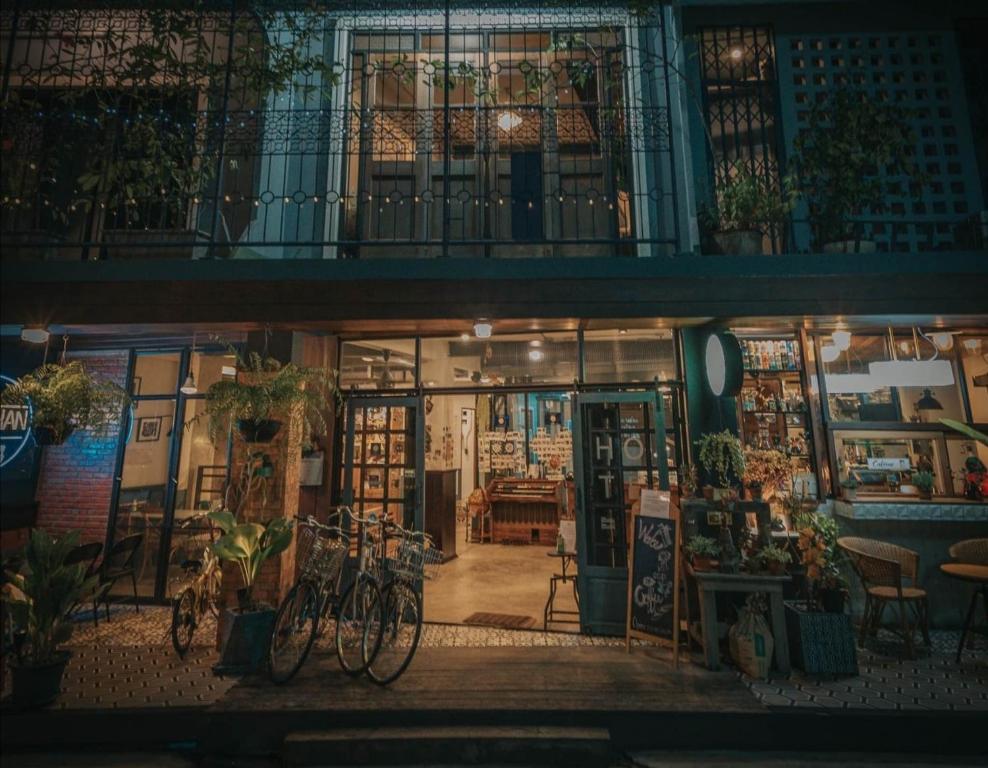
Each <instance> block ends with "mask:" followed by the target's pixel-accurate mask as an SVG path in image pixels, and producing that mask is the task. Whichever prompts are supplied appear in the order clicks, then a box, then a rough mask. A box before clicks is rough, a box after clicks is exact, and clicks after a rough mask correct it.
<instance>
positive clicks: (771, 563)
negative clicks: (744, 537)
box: [754, 543, 792, 576]
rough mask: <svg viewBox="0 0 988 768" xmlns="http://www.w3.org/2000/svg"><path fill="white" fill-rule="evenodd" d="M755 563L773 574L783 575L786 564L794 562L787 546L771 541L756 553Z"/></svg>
mask: <svg viewBox="0 0 988 768" xmlns="http://www.w3.org/2000/svg"><path fill="white" fill-rule="evenodd" d="M754 559H755V563H756V564H757V565H758V566H759V567H760V568H762V569H764V570H766V571H768V572H769V574H770V575H772V576H781V575H783V574H784V573H785V572H786V566H787V565H788V564H789V563H791V562H792V555H791V554H789V550H788V549H786V548H785V547H780V546H778V545H777V544H772V543H769V544H767V545H766V546H764V547H762V548H761V549H760V550H758V552H757V553H755V557H754Z"/></svg>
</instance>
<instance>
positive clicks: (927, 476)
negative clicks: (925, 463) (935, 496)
mask: <svg viewBox="0 0 988 768" xmlns="http://www.w3.org/2000/svg"><path fill="white" fill-rule="evenodd" d="M912 480H913V485H915V486H916V487H917V488H918V489H919V490H920V491H922V492H923V493H932V492H933V488H934V485H935V483H934V480H933V473H932V472H929V471H925V470H924V471H922V472H914V473H913V476H912Z"/></svg>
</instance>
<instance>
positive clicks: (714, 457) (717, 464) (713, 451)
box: [697, 429, 745, 488]
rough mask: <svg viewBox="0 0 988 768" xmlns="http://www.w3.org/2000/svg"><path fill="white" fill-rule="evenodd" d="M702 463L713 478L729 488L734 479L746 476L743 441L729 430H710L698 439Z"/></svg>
mask: <svg viewBox="0 0 988 768" xmlns="http://www.w3.org/2000/svg"><path fill="white" fill-rule="evenodd" d="M697 444H698V445H699V446H700V464H702V465H703V469H704V470H705V472H706V473H707V476H708V478H709V479H711V480H716V481H717V482H718V483H720V487H721V488H729V487H730V486H731V484H732V482H733V481H735V480H739V479H740V478H742V477H744V467H745V464H744V451H743V450H742V448H741V441H740V440H739V439H738V438H737V436H736V435H733V434H731V432H730V431H729V430H726V429H725V430H724V431H722V432H708V433H707V434H705V435H702V436H701V437H700V439H699V440H698V441H697Z"/></svg>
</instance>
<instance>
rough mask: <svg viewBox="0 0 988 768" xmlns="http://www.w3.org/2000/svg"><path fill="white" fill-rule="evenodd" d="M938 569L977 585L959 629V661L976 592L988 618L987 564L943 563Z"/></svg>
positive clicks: (971, 619) (954, 577) (972, 611)
mask: <svg viewBox="0 0 988 768" xmlns="http://www.w3.org/2000/svg"><path fill="white" fill-rule="evenodd" d="M940 570H941V571H942V572H943V574H944V576H949V577H950V578H952V579H960V580H961V581H967V582H970V583H972V584H976V585H978V588H977V589H975V590H974V592H973V594H972V595H971V605H970V606H969V607H968V609H967V618H966V619H964V629H962V630H961V641H960V643H958V645H957V662H958V663H960V660H961V652H962V651H963V650H964V642H965V641H966V640H967V633H968V632H969V631H970V630H971V625H972V624H973V623H974V609H975V607H976V606H977V604H978V593H979V592H980V593H981V596H982V598H983V599H984V604H985V619H986V620H988V565H982V564H978V563H943V564H942V565H941V566H940Z"/></svg>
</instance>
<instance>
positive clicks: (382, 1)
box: [0, 0, 682, 259]
mask: <svg viewBox="0 0 988 768" xmlns="http://www.w3.org/2000/svg"><path fill="white" fill-rule="evenodd" d="M642 5H643V4H641V3H630V4H629V3H628V2H624V3H621V2H600V1H599V0H598V2H594V3H584V2H580V1H579V0H566V2H562V1H561V0H553V1H551V2H550V1H547V0H532V1H531V2H526V3H511V2H509V1H508V0H503V2H487V1H484V2H470V3H466V2H460V1H459V0H446V1H445V2H444V1H443V0H431V1H426V0H406V2H402V3H395V2H393V0H377V2H368V1H365V0H336V1H334V0H310V1H307V2H301V1H300V2H295V3H292V2H243V0H227V1H225V2H208V1H207V0H187V1H186V2H180V3H174V4H144V3H132V4H131V5H129V6H128V5H127V4H121V3H112V4H110V3H102V4H101V3H73V4H71V5H70V4H66V3H51V4H49V5H47V6H46V5H44V4H39V3H26V2H21V3H17V4H12V5H10V6H8V7H5V8H4V10H3V11H2V13H0V37H2V40H0V43H2V45H0V52H2V66H3V75H2V88H3V90H2V104H3V135H2V152H3V174H2V175H3V179H2V194H0V230H2V234H3V238H4V244H5V246H7V247H6V248H5V251H7V254H6V255H5V258H10V257H12V256H14V255H16V256H19V257H21V258H35V259H37V258H43V259H102V258H135V257H145V258H146V257H172V258H367V257H375V256H385V257H434V256H435V257H440V256H470V257H478V256H494V257H497V256H585V255H589V256H600V255H629V256H630V255H636V256H639V255H656V254H661V253H674V252H676V250H678V249H679V248H680V246H681V241H680V226H679V215H678V210H677V197H676V191H675V190H676V183H675V180H676V179H677V173H680V172H681V170H682V169H677V168H676V167H675V161H674V157H675V154H674V152H673V146H672V138H671V137H672V133H673V132H672V129H671V124H672V119H673V114H672V113H673V110H672V109H671V108H670V105H671V104H672V103H673V99H672V97H671V88H674V87H675V85H674V84H672V85H671V84H670V81H671V79H672V76H671V74H670V67H669V65H668V60H669V57H670V56H671V55H673V54H674V51H671V50H670V44H669V36H668V34H667V28H666V27H667V24H666V18H667V16H666V14H667V12H668V11H667V9H666V8H665V6H663V5H660V4H657V5H655V6H650V7H649V8H648V9H646V10H642V9H641V6H642Z"/></svg>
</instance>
